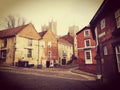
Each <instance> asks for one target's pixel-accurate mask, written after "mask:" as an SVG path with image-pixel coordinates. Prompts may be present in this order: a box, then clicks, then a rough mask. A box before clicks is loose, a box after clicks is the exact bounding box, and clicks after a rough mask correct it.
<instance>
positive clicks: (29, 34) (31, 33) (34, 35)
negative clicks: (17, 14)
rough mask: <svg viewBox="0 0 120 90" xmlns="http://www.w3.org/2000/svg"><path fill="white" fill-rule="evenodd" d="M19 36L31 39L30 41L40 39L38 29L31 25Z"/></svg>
mask: <svg viewBox="0 0 120 90" xmlns="http://www.w3.org/2000/svg"><path fill="white" fill-rule="evenodd" d="M17 35H18V36H21V37H25V38H30V39H40V35H39V34H38V32H37V31H36V29H35V28H34V26H33V25H32V24H29V25H28V26H27V27H25V28H24V29H23V30H22V31H20V32H19V33H18V34H17Z"/></svg>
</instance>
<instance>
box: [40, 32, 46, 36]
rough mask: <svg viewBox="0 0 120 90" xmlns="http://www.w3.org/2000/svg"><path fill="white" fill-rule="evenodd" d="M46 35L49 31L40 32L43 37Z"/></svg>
mask: <svg viewBox="0 0 120 90" xmlns="http://www.w3.org/2000/svg"><path fill="white" fill-rule="evenodd" d="M46 33H47V31H42V32H39V35H40V36H41V37H43V36H44V35H45V34H46Z"/></svg>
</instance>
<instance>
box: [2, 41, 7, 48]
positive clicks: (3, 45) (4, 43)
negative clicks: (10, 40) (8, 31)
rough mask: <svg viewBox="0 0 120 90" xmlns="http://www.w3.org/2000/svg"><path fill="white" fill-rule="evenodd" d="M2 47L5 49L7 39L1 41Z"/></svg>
mask: <svg viewBox="0 0 120 90" xmlns="http://www.w3.org/2000/svg"><path fill="white" fill-rule="evenodd" d="M2 47H7V39H4V40H3V43H2Z"/></svg>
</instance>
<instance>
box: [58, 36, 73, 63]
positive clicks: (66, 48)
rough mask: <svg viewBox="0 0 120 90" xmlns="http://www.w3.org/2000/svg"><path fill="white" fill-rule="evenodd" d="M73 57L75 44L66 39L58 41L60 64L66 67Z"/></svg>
mask: <svg viewBox="0 0 120 90" xmlns="http://www.w3.org/2000/svg"><path fill="white" fill-rule="evenodd" d="M72 55H73V44H71V43H70V42H68V41H67V40H65V39H63V38H62V39H58V56H59V64H60V65H65V64H68V63H69V62H70V60H71V57H72Z"/></svg>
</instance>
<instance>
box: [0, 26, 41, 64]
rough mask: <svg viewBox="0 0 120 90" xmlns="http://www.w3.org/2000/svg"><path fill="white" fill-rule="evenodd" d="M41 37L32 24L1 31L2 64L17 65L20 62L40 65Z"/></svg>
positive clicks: (0, 53) (0, 50)
mask: <svg viewBox="0 0 120 90" xmlns="http://www.w3.org/2000/svg"><path fill="white" fill-rule="evenodd" d="M39 39H40V36H39V34H38V33H37V31H36V30H35V28H34V26H33V25H32V24H27V25H23V26H19V27H16V28H11V29H6V30H2V31H0V62H1V63H3V64H8V65H16V63H17V62H18V61H19V60H23V61H28V63H29V64H34V65H38V64H40V54H39V53H40V52H39Z"/></svg>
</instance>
